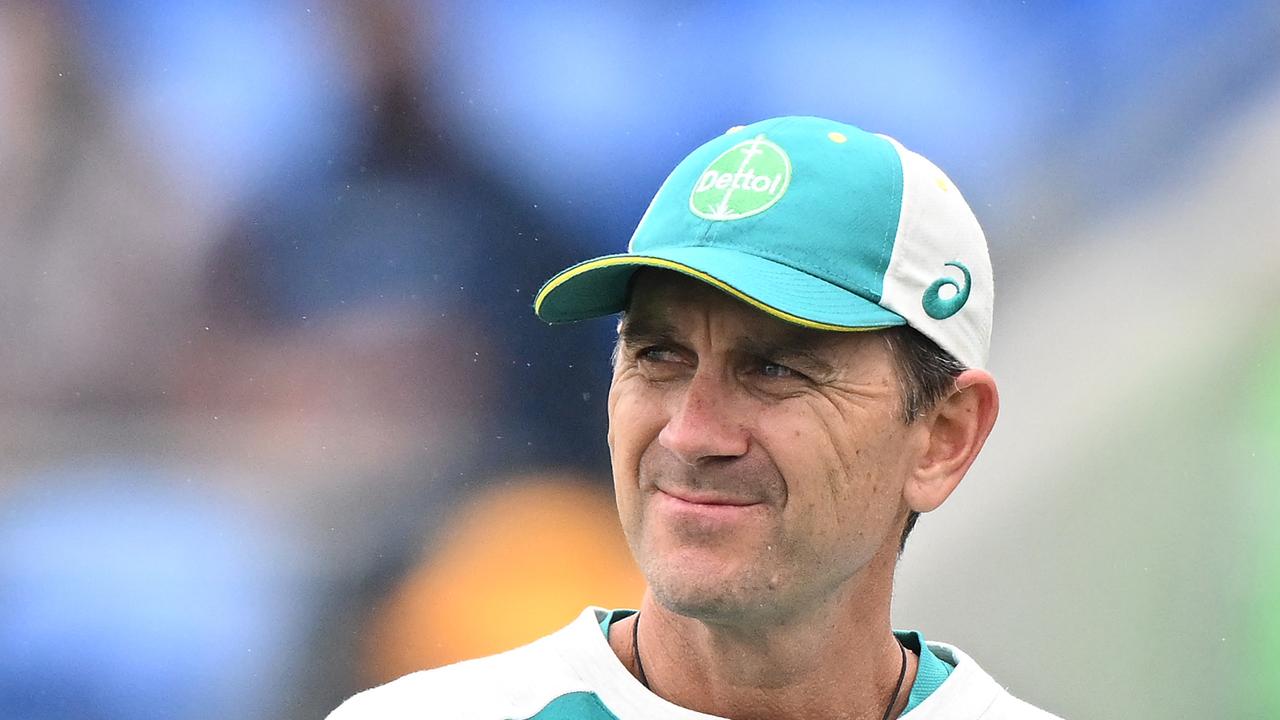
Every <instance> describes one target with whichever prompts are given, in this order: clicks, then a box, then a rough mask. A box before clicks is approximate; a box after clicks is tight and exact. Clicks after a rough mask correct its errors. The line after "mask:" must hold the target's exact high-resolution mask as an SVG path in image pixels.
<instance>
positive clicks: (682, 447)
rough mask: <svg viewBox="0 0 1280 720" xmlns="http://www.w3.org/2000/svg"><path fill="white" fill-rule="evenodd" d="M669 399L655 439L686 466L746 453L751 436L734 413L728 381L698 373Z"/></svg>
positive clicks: (738, 416)
mask: <svg viewBox="0 0 1280 720" xmlns="http://www.w3.org/2000/svg"><path fill="white" fill-rule="evenodd" d="M672 402H673V403H674V407H672V408H671V417H670V418H669V419H668V420H667V424H666V426H664V427H663V428H662V432H660V433H659V434H658V442H659V443H660V444H661V445H662V446H663V447H664V448H666V449H667V450H670V451H671V453H672V454H673V455H675V456H676V457H678V458H680V460H682V461H683V462H685V463H686V464H688V465H698V464H701V463H705V462H706V461H707V460H711V459H717V458H720V459H723V458H734V457H739V456H741V455H745V454H746V452H747V449H748V447H749V446H750V435H749V433H748V432H747V429H746V426H745V425H744V424H743V423H742V422H741V421H740V420H739V418H740V417H741V415H740V414H739V413H735V412H734V405H735V403H734V402H733V394H732V389H731V388H730V387H729V386H728V382H727V381H725V380H723V379H720V378H716V377H714V376H711V375H710V374H705V375H704V374H703V373H701V372H699V373H695V374H694V377H693V378H692V379H691V380H690V381H689V383H688V384H687V385H686V386H685V387H684V389H683V392H682V393H680V394H679V395H678V396H677V397H676V398H673V400H672Z"/></svg>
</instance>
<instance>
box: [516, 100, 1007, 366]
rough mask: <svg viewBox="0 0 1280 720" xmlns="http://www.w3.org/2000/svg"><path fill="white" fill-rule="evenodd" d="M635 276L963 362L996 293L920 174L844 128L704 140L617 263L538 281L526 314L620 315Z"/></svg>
mask: <svg viewBox="0 0 1280 720" xmlns="http://www.w3.org/2000/svg"><path fill="white" fill-rule="evenodd" d="M643 267H656V268H665V269H668V270H673V271H676V272H680V273H684V274H686V275H689V276H692V277H694V278H697V279H699V280H702V281H703V282H706V283H709V284H711V285H714V286H716V287H718V288H720V289H721V290H724V291H725V292H728V293H730V294H732V295H733V296H735V297H737V298H738V299H740V300H742V301H743V302H746V303H749V304H751V305H753V306H754V307H756V308H757V309H759V310H762V311H763V312H766V313H768V314H770V315H773V316H775V317H778V318H780V319H782V320H785V321H787V322H790V323H794V324H797V325H802V326H806V327H811V328H816V329H820V330H830V331H856V330H869V329H876V328H885V327H892V326H896V325H904V324H907V325H911V326H912V327H916V328H917V329H919V330H920V331H921V332H923V333H924V334H925V335H927V336H929V337H930V338H932V339H933V340H934V341H935V342H937V343H938V344H939V345H940V346H941V347H942V348H943V349H945V350H947V351H948V352H950V353H951V354H952V355H953V356H955V357H956V358H957V359H958V360H960V361H961V362H963V363H965V364H966V365H967V366H970V367H982V366H983V365H985V363H986V359H987V349H988V347H989V343H990V329H991V310H992V304H993V303H992V300H993V298H994V293H993V288H992V283H991V264H990V260H989V258H988V254H987V247H986V240H985V238H984V237H983V235H982V230H981V228H980V227H979V226H978V223H977V220H976V219H975V218H974V216H973V213H972V212H971V211H970V210H969V207H968V205H967V204H966V203H965V202H964V199H963V198H962V197H961V196H960V193H959V191H958V190H956V189H955V187H954V186H953V185H952V184H951V182H950V180H949V179H947V177H946V176H945V175H944V174H943V173H942V171H941V170H939V169H938V168H937V167H935V166H934V165H933V164H932V163H930V162H929V161H928V160H925V159H924V158H923V157H921V156H920V155H918V154H916V153H913V152H911V151H910V150H907V149H905V148H903V147H902V145H901V144H899V143H898V142H897V141H896V140H893V139H892V138H889V137H887V136H883V135H876V134H872V133H869V132H866V131H863V130H860V129H858V128H856V127H853V126H851V125H846V124H843V123H838V122H835V121H832V120H826V119H823V118H816V117H781V118H774V119H770V120H763V121H760V122H757V123H754V124H751V125H746V126H738V127H735V128H731V129H730V130H729V131H728V132H726V133H725V134H724V135H722V136H720V137H718V138H715V139H713V140H711V141H710V142H707V143H706V144H704V145H702V146H701V147H699V148H698V149H696V150H694V151H693V152H692V153H690V154H689V156H688V157H686V158H685V159H684V160H683V161H681V162H680V164H679V165H677V166H676V168H675V170H673V171H672V173H671V175H670V176H669V177H668V178H667V180H666V181H665V182H664V183H663V184H662V186H661V187H660V188H659V189H658V192H657V194H656V195H655V196H654V198H653V201H652V202H651V203H650V205H649V209H648V210H647V211H646V212H645V214H644V216H643V217H642V218H641V219H640V223H639V225H638V226H637V227H636V230H635V233H634V235H633V236H632V238H631V243H630V245H629V246H628V249H627V252H626V253H621V254H617V255H606V256H603V257H598V258H594V259H592V260H587V261H585V262H582V263H578V264H577V265H574V266H572V267H570V268H567V269H566V270H563V271H562V272H560V273H559V274H557V275H556V276H554V277H552V278H551V279H550V280H549V281H547V283H546V284H545V285H544V286H543V287H542V289H541V290H540V291H539V292H538V295H537V297H536V298H535V301H534V309H535V312H536V313H537V314H538V316H539V317H541V318H542V319H543V320H546V321H548V322H565V321H572V320H581V319H585V318H590V317H597V316H601V315H609V314H612V313H617V312H620V311H622V310H624V309H625V308H626V305H627V302H628V297H627V292H628V288H629V286H630V279H631V276H632V275H633V274H634V273H635V272H636V270H638V269H640V268H643Z"/></svg>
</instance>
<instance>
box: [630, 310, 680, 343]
mask: <svg viewBox="0 0 1280 720" xmlns="http://www.w3.org/2000/svg"><path fill="white" fill-rule="evenodd" d="M676 335H677V333H676V328H675V326H674V325H672V324H671V323H670V322H668V321H666V320H665V319H662V318H655V317H645V316H641V315H628V316H627V317H625V318H624V319H623V320H622V324H621V326H620V327H619V328H618V339H619V340H620V341H622V342H623V343H624V344H626V345H637V344H640V343H645V342H653V341H658V340H661V341H670V340H671V339H673V338H675V337H676Z"/></svg>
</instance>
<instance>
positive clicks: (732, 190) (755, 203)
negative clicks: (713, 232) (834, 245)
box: [689, 134, 791, 220]
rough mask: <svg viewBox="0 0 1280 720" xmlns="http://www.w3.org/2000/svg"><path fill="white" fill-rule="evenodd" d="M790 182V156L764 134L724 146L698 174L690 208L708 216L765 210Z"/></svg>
mask: <svg viewBox="0 0 1280 720" xmlns="http://www.w3.org/2000/svg"><path fill="white" fill-rule="evenodd" d="M790 182H791V158H789V157H787V154H786V153H785V152H783V151H782V148H780V147H778V146H777V145H775V144H773V143H772V142H769V141H768V140H766V139H765V137H764V135H763V134H761V135H757V136H755V137H754V138H752V139H750V140H744V141H743V142H740V143H738V144H737V145H734V146H733V147H731V148H729V149H728V150H725V151H724V152H723V153H721V154H720V157H717V158H716V159H715V160H712V161H711V164H710V165H708V166H707V169H706V170H703V171H702V175H701V176H700V177H699V178H698V183H697V184H696V185H694V186H693V194H691V195H690V196H689V209H690V210H692V211H693V214H694V215H697V216H698V217H702V218H706V219H708V220H737V219H738V218H744V217H749V216H751V215H755V214H756V213H760V212H764V211H765V210H768V209H769V208H771V207H773V204H774V203H776V202H778V200H779V199H780V198H781V197H782V195H783V193H785V192H786V191H787V184H788V183H790Z"/></svg>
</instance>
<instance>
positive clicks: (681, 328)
mask: <svg viewBox="0 0 1280 720" xmlns="http://www.w3.org/2000/svg"><path fill="white" fill-rule="evenodd" d="M620 332H621V338H620V345H619V351H618V358H617V362H616V366H615V368H614V375H613V385H612V388H611V389H610V393H609V447H610V450H611V452H612V458H613V476H614V483H615V489H616V492H617V501H618V509H619V512H620V515H621V518H622V525H623V528H624V530H625V531H626V534H627V539H628V542H629V543H630V544H631V549H632V552H633V553H634V554H635V556H636V559H637V562H638V563H639V564H640V568H641V570H642V571H643V572H644V574H645V576H646V578H647V579H648V582H649V586H650V589H651V590H652V591H653V593H654V595H655V597H656V598H657V600H658V601H659V602H660V603H661V604H662V605H663V606H664V607H666V608H668V609H670V610H673V611H676V612H678V613H680V614H683V615H687V616H690V617H699V618H702V619H714V618H717V617H723V618H726V619H727V618H731V617H736V616H741V615H743V614H752V615H779V616H781V615H786V614H788V613H789V612H792V611H801V610H802V609H803V608H804V607H806V606H812V605H814V604H816V603H819V602H822V601H823V600H824V599H827V598H832V597H835V596H837V595H838V594H839V593H842V592H843V593H853V592H856V586H857V585H858V584H859V582H858V579H859V578H861V579H862V580H863V581H866V582H879V581H887V580H888V578H883V577H870V576H871V575H874V574H875V573H874V572H873V571H870V570H868V568H871V567H873V565H874V566H879V567H887V568H888V569H889V572H891V570H892V559H891V558H892V557H893V556H894V555H895V554H896V551H897V542H898V538H899V535H900V533H901V530H902V524H903V521H904V519H905V516H906V512H907V508H906V504H905V503H904V501H903V498H902V486H903V481H904V478H905V477H906V475H907V474H908V472H909V468H910V467H912V464H913V463H914V462H915V460H916V459H917V458H918V457H919V448H920V446H921V435H920V433H918V432H915V426H908V425H906V424H905V423H904V422H903V421H902V419H901V409H900V400H899V391H898V388H899V386H898V379H897V375H896V372H895V365H894V360H893V356H892V355H891V353H890V350H889V348H888V346H887V343H885V342H883V340H882V339H881V338H880V337H878V336H877V335H876V334H875V333H873V332H853V333H836V332H822V331H817V330H809V329H805V328H801V327H798V326H795V325H792V324H789V323H786V322H783V321H781V320H778V319H776V318H773V317H771V316H769V315H766V314H765V313H763V312H761V311H759V310H756V309H755V308H752V307H750V306H748V305H746V304H745V303H742V302H740V301H738V300H735V299H733V298H732V297H730V296H729V295H727V294H725V293H722V292H720V291H719V290H716V289H715V288H712V287H710V286H708V285H706V284H704V283H701V282H698V281H696V280H693V279H690V278H686V277H684V276H682V275H678V274H675V273H670V272H663V271H642V273H641V276H640V277H639V278H638V279H637V281H636V285H635V287H634V291H633V294H632V302H631V306H630V308H629V310H628V312H627V315H626V318H625V320H624V322H623V324H622V327H621V329H620ZM875 558H880V559H881V560H884V559H885V558H890V559H889V560H888V561H887V563H886V562H880V563H876V564H873V563H872V560H873V559H875ZM851 580H854V581H855V582H850V581H851Z"/></svg>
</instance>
